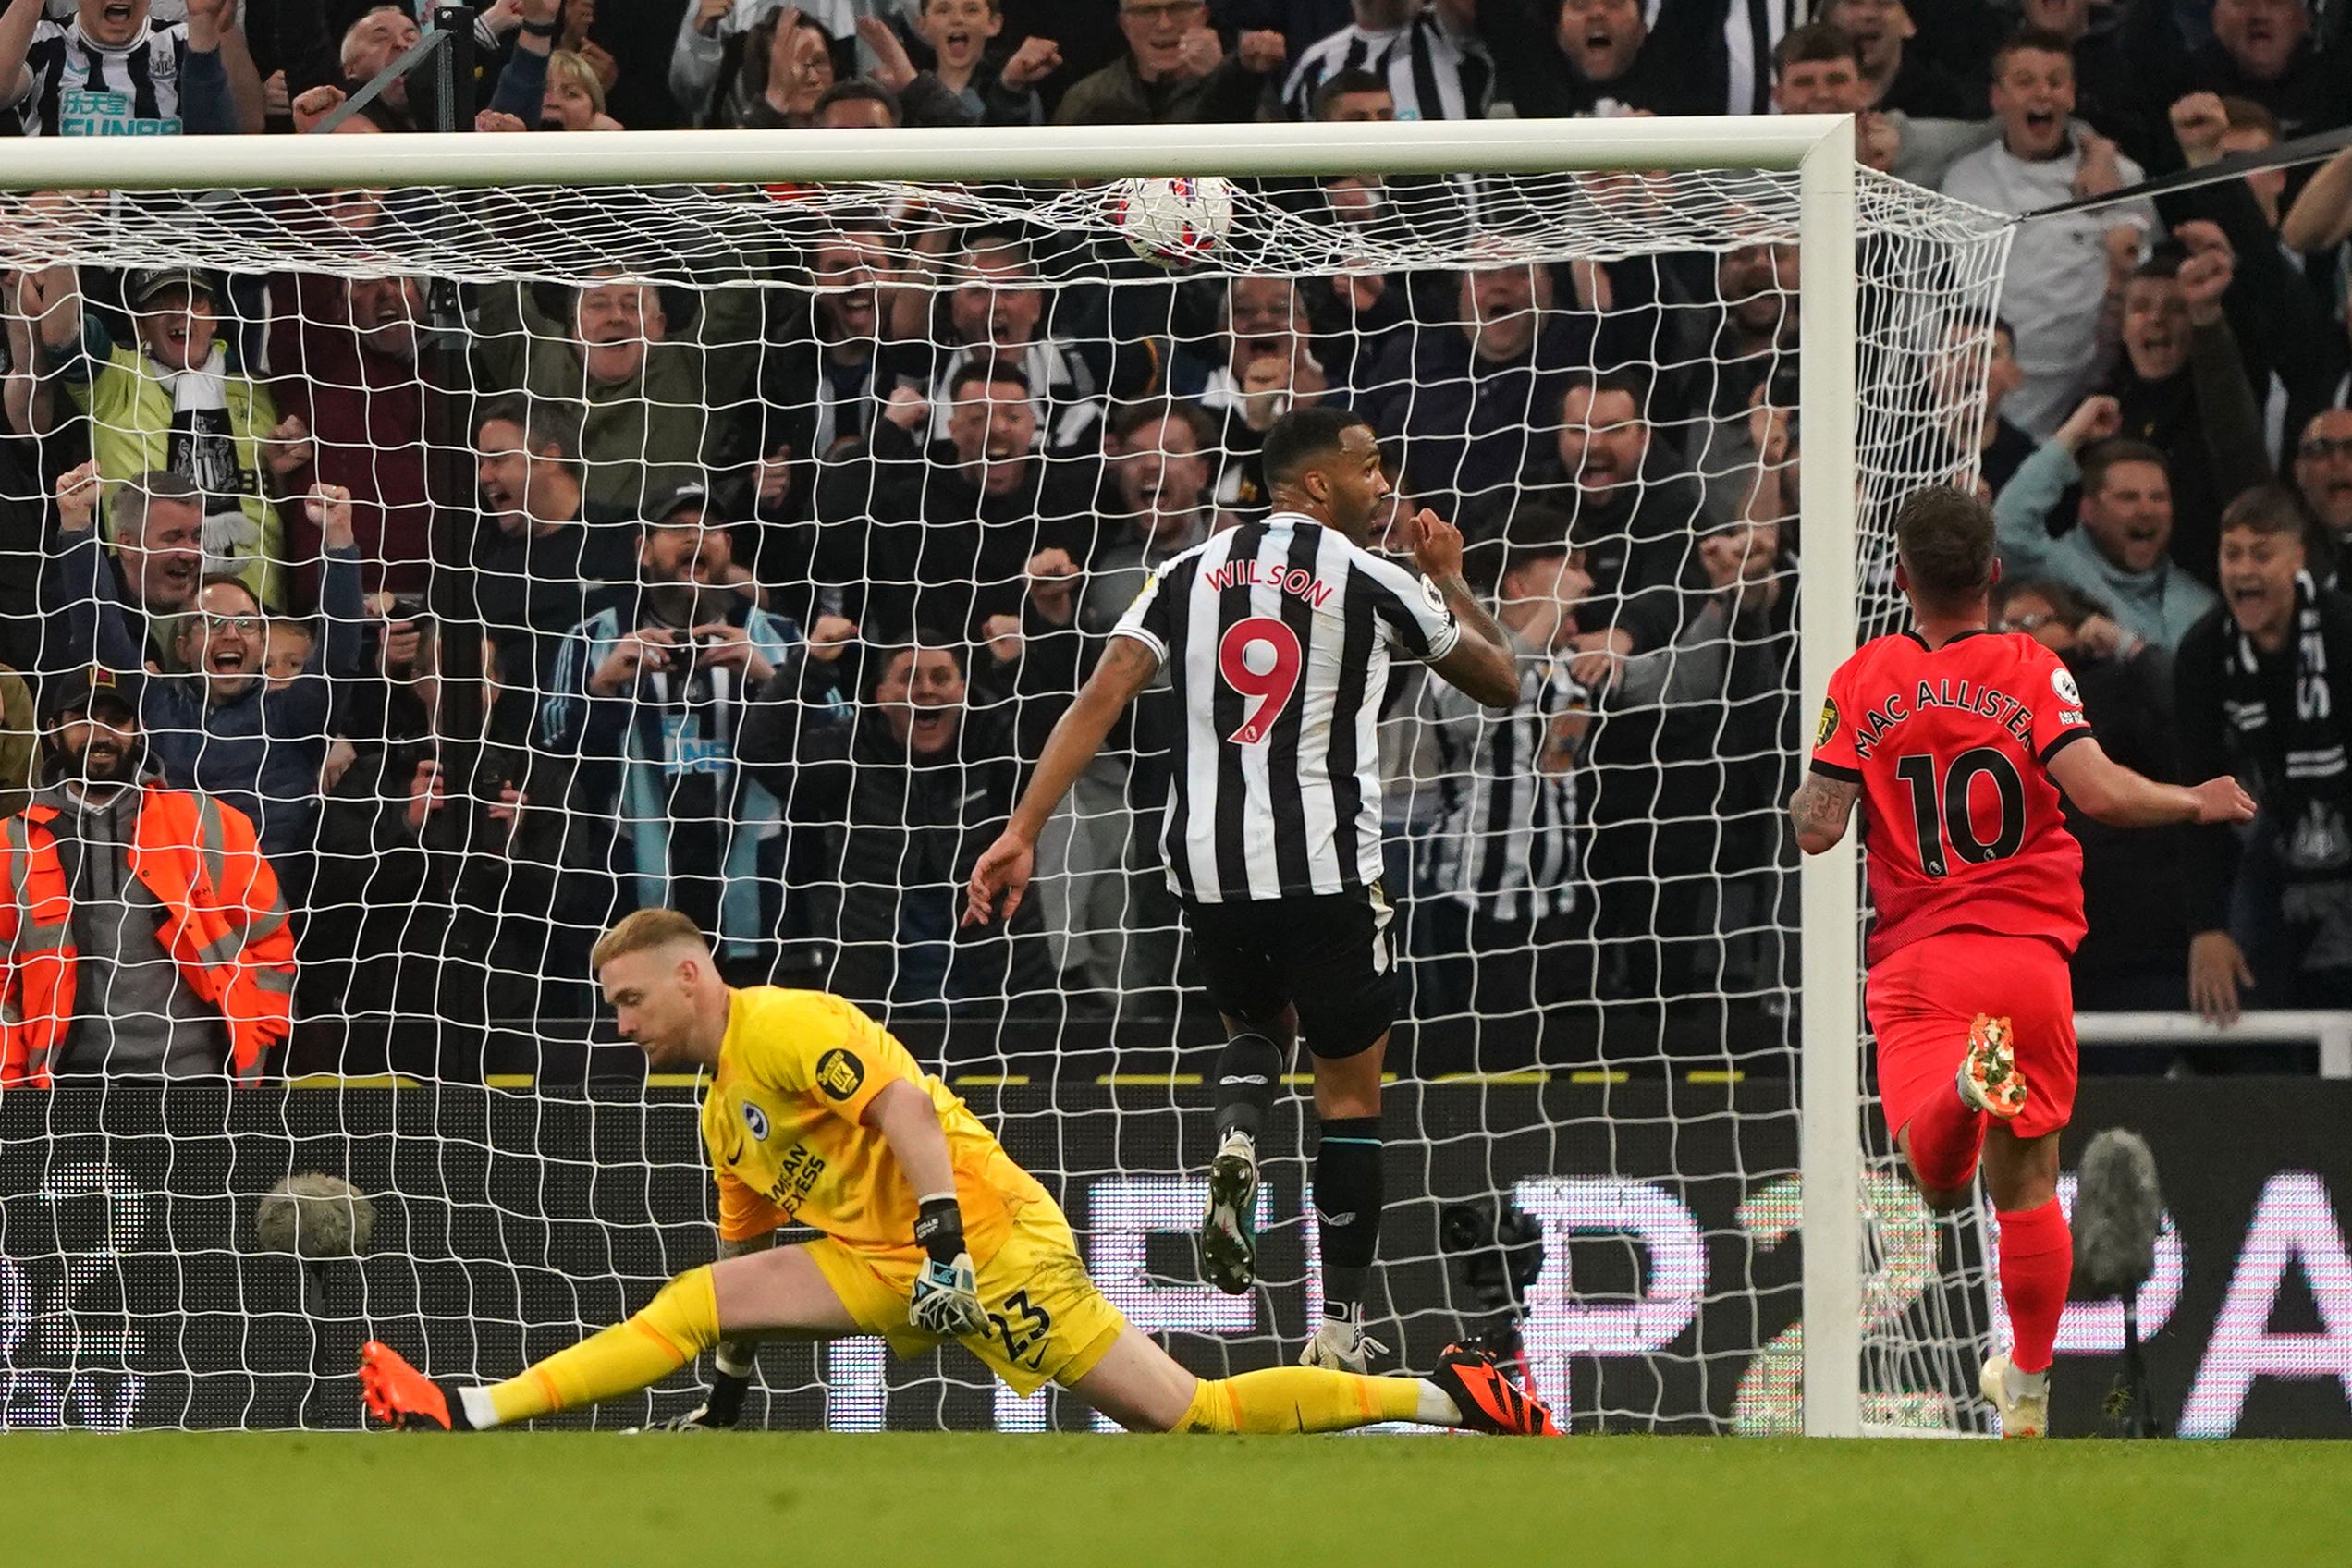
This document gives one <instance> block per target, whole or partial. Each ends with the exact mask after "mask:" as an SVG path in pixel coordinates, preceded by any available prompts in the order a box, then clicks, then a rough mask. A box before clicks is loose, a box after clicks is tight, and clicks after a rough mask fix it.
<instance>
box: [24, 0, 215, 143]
mask: <svg viewBox="0 0 2352 1568" xmlns="http://www.w3.org/2000/svg"><path fill="white" fill-rule="evenodd" d="M187 63H188V24H187V23H186V22H184V21H177V22H168V23H167V22H161V21H150V22H149V23H148V24H147V31H145V32H143V33H141V34H140V35H139V36H138V37H137V38H134V39H133V40H131V42H130V43H129V44H127V45H125V46H124V47H122V48H120V49H108V48H104V47H102V46H101V45H99V44H96V43H92V42H91V41H90V40H89V39H88V38H86V37H84V36H83V35H82V31H81V25H80V23H79V22H64V23H59V22H54V21H48V20H45V19H44V20H42V21H39V22H36V23H34V24H33V30H32V42H31V44H30V45H29V46H28V47H27V48H26V50H25V71H26V74H27V76H28V77H30V79H31V91H30V92H27V93H26V94H25V95H24V97H22V98H21V99H18V100H16V101H14V102H13V103H11V104H9V108H10V109H11V110H13V111H14V112H15V113H17V114H18V115H19V116H21V117H22V119H23V121H24V133H25V134H26V135H27V136H42V135H66V136H157V135H165V136H167V135H172V134H175V133H177V132H178V130H179V129H180V118H179V77H180V71H181V70H182V68H183V67H186V65H187Z"/></svg>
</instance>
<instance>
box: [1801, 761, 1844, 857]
mask: <svg viewBox="0 0 2352 1568" xmlns="http://www.w3.org/2000/svg"><path fill="white" fill-rule="evenodd" d="M1861 794H1862V786H1861V785H1859V784H1854V783H1848V782H1847V781H1845V780H1844V779H1841V778H1830V777H1828V776H1827V775H1825V774H1819V773H1808V774H1807V775H1806V776H1805V782H1804V783H1802V784H1800V785H1798V786H1797V788H1796V793H1795V794H1794V795H1791V796H1790V797H1789V803H1788V812H1789V825H1790V826H1791V827H1795V829H1796V842H1797V846H1798V847H1799V848H1800V849H1802V850H1804V851H1805V852H1806V853H1807V854H1808V855H1818V854H1820V853H1822V852H1823V851H1827V850H1828V849H1830V848H1831V846H1832V845H1834V844H1835V843H1836V842H1837V841H1838V840H1839V839H1843V838H1844V837H1845V825H1846V822H1847V821H1848V820H1849V819H1850V818H1851V817H1852V816H1853V815H1854V802H1856V800H1858V799H1859V798H1860V797H1861Z"/></svg>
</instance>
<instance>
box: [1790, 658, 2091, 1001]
mask: <svg viewBox="0 0 2352 1568" xmlns="http://www.w3.org/2000/svg"><path fill="white" fill-rule="evenodd" d="M2089 735H2090V724H2089V720H2087V719H2086V718H2085V717H2083V711H2082V693H2081V692H2078V691H2077V690H2076V687H2075V678H2074V676H2073V675H2071V674H2070V673H2068V671H2067V669H2066V667H2065V665H2064V662H2063V661H2061V660H2060V658H2059V657H2058V655H2055V654H2053V653H2052V652H2051V651H2050V650H2049V649H2047V648H2045V647H2043V646H2042V645H2041V644H2040V643H2037V642H2035V641H2034V640H2033V639H2032V638H2030V637H2027V636H2025V635H2024V634H2022V633H2014V632H2013V633H2010V634H2008V635H1998V634H1995V633H1993V632H1990V631H1969V632H1963V633H1962V634H1961V635H1959V636H1957V637H1954V638H1953V639H1952V640H1951V641H1950V642H1948V643H1945V644H1944V645H1943V646H1942V647H1941V648H1934V649H1930V648H1929V646H1928V645H1927V643H1925V642H1924V641H1923V640H1922V639H1921V638H1920V637H1919V636H1918V634H1917V632H1909V631H1906V632H1905V633H1903V634H1902V635H1901V636H1898V637H1880V638H1879V639H1877V640H1876V641H1875V642H1871V643H1865V644H1863V646H1862V647H1861V649H1860V650H1859V651H1857V652H1856V654H1855V655H1854V656H1853V657H1852V658H1850V659H1848V660H1846V661H1845V663H1844V664H1843V665H1842V666H1840V667H1839V668H1838V672H1837V674H1836V675H1835V676H1833V677H1831V680H1830V692H1829V701H1828V702H1827V703H1825V704H1823V705H1822V708H1821V727H1820V730H1819V733H1818V734H1817V735H1816V736H1815V738H1814V750H1813V771H1814V772H1816V773H1819V774H1822V775H1824V776H1826V777H1828V778H1838V779H1843V780H1844V781H1845V782H1847V783H1854V784H1860V785H1861V786H1862V843H1863V847H1864V848H1865V849H1866V850H1868V852H1869V879H1870V902H1871V904H1872V905H1873V906H1874V907H1875V908H1876V910H1877V912H1878V919H1877V922H1876V923H1875V924H1874V925H1872V927H1871V930H1870V939H1869V944H1868V962H1870V963H1872V964H1874V965H1875V964H1876V963H1878V962H1879V961H1880V960H1881V959H1883V958H1885V957H1886V956H1887V955H1888V954H1889V953H1891V952H1893V951H1894V950H1895V949H1898V948H1902V947H1905V946H1907V945H1908V944H1910V943H1912V942H1917V941H1919V940H1921V939H1922V938H1924V937H1933V936H1936V935H1937V934H1939V933H1941V932H1945V931H1991V932H1996V933H2000V934H2002V935H2005V936H2014V937H2046V938H2047V939H2049V940H2050V941H2051V942H2052V943H2055V944H2056V945H2057V947H2058V948H2059V949H2060V950H2062V951H2064V952H2065V953H2068V954H2071V953H2073V952H2074V950H2075V946H2076V943H2078V942H2080V941H2081V940H2082V936H2083V895H2082V846H2081V845H2079V844H2077V843H2076V842H2075V837H2074V835H2073V834H2071V833H2069V832H2067V831H2066V820H2065V811H2064V802H2063V800H2062V798H2061V797H2060V795H2059V792H2058V786H2057V785H2056V784H2055V783H2053V782H2052V780H2051V778H2050V772H2049V762H2050V759H2051V758H2052V757H2053V756H2055V755H2057V753H2059V752H2060V751H2061V750H2063V749H2064V747H2066V746H2068V745H2071V744H2073V743H2074V742H2075V741H2081V740H2086V739H2088V738H2089Z"/></svg>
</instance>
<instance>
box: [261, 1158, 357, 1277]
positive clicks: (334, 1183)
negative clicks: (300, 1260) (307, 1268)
mask: <svg viewBox="0 0 2352 1568" xmlns="http://www.w3.org/2000/svg"><path fill="white" fill-rule="evenodd" d="M374 1227H375V1206H374V1204H372V1203H370V1202H369V1201H368V1198H367V1194H364V1193H362V1192H361V1191H360V1190H359V1189H358V1188H357V1187H354V1186H353V1185H351V1183H349V1182H346V1181H344V1180H343V1179H342V1178H341V1177H339V1176H328V1175H324V1174H321V1173H318V1172H315V1171H306V1172H303V1173H301V1174H299V1175H294V1176H288V1178H286V1180H285V1181H283V1182H279V1183H278V1184H277V1185H276V1186H275V1187H272V1188H271V1189H270V1190H269V1191H268V1192H266V1193H263V1194H262V1196H261V1198H260V1200H259V1201H258V1202H257V1203H256V1204H255V1205H254V1207H253V1232H254V1234H255V1235H256V1236H258V1237H259V1238H260V1240H261V1243H262V1245H263V1247H264V1248H265V1249H267V1250H268V1251H271V1252H290V1253H294V1254H296V1255H298V1256H302V1257H306V1258H321V1257H355V1256H359V1255H360V1254H361V1253H364V1252H366V1251H367V1245H368V1233H369V1232H370V1231H373V1230H374Z"/></svg>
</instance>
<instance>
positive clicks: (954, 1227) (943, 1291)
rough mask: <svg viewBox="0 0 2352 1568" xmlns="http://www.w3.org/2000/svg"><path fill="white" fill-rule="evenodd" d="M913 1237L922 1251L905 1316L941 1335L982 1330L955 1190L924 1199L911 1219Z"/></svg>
mask: <svg viewBox="0 0 2352 1568" xmlns="http://www.w3.org/2000/svg"><path fill="white" fill-rule="evenodd" d="M914 1239H915V1240H916V1241H917V1242H918V1243H922V1246H923V1250H924V1252H925V1254H927V1255H928V1256H925V1259H924V1262H923V1268H921V1269H920V1270H919V1271H918V1272H917V1273H916V1274H915V1277H914V1297H913V1302H912V1303H911V1304H910V1305H909V1307H908V1312H907V1316H908V1317H911V1318H913V1321H914V1326H915V1327H916V1328H918V1329H922V1330H923V1331H924V1332H925V1333H928V1334H937V1335H938V1336H940V1337H941V1338H943V1339H962V1337H963V1336H964V1335H966V1334H983V1335H985V1334H986V1333H987V1331H988V1315H987V1313H986V1312H985V1311H983V1310H982V1308H981V1305H980V1281H979V1278H978V1276H977V1274H976V1273H975V1271H974V1268H973V1267H972V1255H971V1254H970V1253H969V1252H967V1251H965V1250H964V1245H963V1212H962V1210H961V1209H960V1208H958V1207H956V1200H955V1194H952V1193H949V1194H947V1195H946V1196H944V1197H934V1198H925V1199H924V1200H923V1208H922V1212H921V1213H920V1214H919V1215H918V1216H917V1217H916V1219H915V1221H914Z"/></svg>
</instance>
